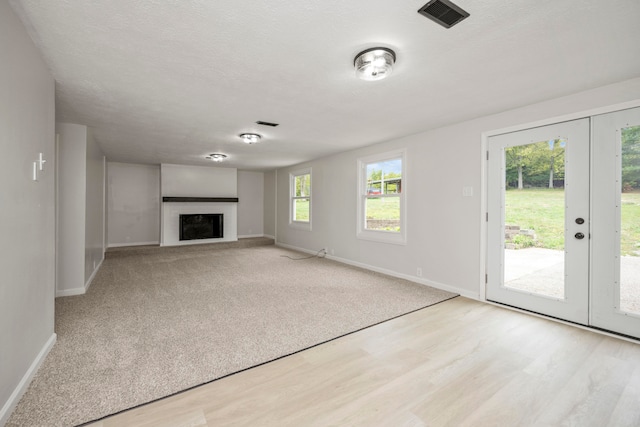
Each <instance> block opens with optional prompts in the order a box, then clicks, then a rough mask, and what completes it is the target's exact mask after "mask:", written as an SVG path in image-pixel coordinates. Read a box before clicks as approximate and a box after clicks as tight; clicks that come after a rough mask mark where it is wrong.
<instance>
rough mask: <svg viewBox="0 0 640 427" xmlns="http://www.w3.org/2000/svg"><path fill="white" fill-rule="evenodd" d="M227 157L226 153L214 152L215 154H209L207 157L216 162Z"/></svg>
mask: <svg viewBox="0 0 640 427" xmlns="http://www.w3.org/2000/svg"><path fill="white" fill-rule="evenodd" d="M226 158H227V155H226V154H221V153H213V154H209V155H208V156H207V159H209V160H213V161H214V162H221V161H223V160H224V159H226Z"/></svg>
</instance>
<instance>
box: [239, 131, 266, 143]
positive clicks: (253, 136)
mask: <svg viewBox="0 0 640 427" xmlns="http://www.w3.org/2000/svg"><path fill="white" fill-rule="evenodd" d="M240 138H242V141H243V142H245V143H247V144H255V143H257V142H260V138H262V137H261V136H260V135H258V134H257V133H242V134H240Z"/></svg>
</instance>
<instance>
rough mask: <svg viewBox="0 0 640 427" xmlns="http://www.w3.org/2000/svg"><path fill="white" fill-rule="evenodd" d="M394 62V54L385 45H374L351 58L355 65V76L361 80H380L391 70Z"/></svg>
mask: <svg viewBox="0 0 640 427" xmlns="http://www.w3.org/2000/svg"><path fill="white" fill-rule="evenodd" d="M395 62H396V54H395V52H394V51H392V50H391V49H387V48H386V47H374V48H371V49H367V50H363V51H362V52H360V53H359V54H358V55H356V58H355V59H354V60H353V65H354V66H355V67H356V76H358V77H359V78H361V79H362V80H368V81H373V80H380V79H384V78H385V77H387V76H388V75H389V74H391V71H393V64H395Z"/></svg>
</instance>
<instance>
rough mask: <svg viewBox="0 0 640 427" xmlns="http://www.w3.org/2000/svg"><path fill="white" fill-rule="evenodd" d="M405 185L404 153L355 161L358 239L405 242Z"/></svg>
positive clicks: (398, 152)
mask: <svg viewBox="0 0 640 427" xmlns="http://www.w3.org/2000/svg"><path fill="white" fill-rule="evenodd" d="M406 184H407V183H406V174H405V151H404V150H401V151H395V152H390V153H384V154H378V155H373V156H368V157H363V158H360V159H358V231H357V236H358V238H361V239H366V240H374V241H379V242H387V243H396V244H402V245H403V244H405V243H406V235H407V234H406V220H405V218H406V212H405V211H406V209H405V205H406V203H405V198H406V190H407V188H406Z"/></svg>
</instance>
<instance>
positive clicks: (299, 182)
mask: <svg viewBox="0 0 640 427" xmlns="http://www.w3.org/2000/svg"><path fill="white" fill-rule="evenodd" d="M289 184H290V190H289V194H290V195H291V202H290V212H289V224H290V225H292V226H294V227H298V228H303V229H306V230H311V169H310V168H309V169H303V170H299V171H296V172H292V173H291V174H290V175H289Z"/></svg>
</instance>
